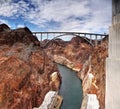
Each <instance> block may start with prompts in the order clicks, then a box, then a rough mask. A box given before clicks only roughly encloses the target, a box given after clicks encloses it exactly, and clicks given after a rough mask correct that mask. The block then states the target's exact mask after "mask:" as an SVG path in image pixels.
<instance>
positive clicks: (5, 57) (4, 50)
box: [0, 26, 60, 109]
mask: <svg viewBox="0 0 120 109" xmlns="http://www.w3.org/2000/svg"><path fill="white" fill-rule="evenodd" d="M0 28H2V29H0V30H5V29H4V26H2V27H1V26H0ZM5 28H6V27H5ZM54 71H57V67H56V65H55V64H54V63H53V62H52V61H51V60H50V59H49V58H48V57H47V55H45V53H44V52H43V50H42V49H41V48H40V44H39V41H38V40H37V38H36V37H35V36H33V35H32V34H31V32H30V30H29V29H28V28H23V29H22V28H21V29H17V30H9V31H0V109H32V108H33V107H37V106H39V105H40V104H41V103H42V101H43V99H44V96H45V94H46V93H47V92H48V91H49V90H58V86H59V85H60V84H58V86H56V87H53V86H51V84H50V82H51V80H50V75H51V74H52V73H53V72H54ZM59 81H60V80H59Z"/></svg>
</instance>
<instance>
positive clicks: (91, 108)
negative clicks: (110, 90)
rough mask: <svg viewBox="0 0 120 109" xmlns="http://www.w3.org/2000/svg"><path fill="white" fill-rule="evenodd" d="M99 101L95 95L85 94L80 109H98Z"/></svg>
mask: <svg viewBox="0 0 120 109" xmlns="http://www.w3.org/2000/svg"><path fill="white" fill-rule="evenodd" d="M99 107H100V105H99V101H98V99H97V96H96V94H86V95H85V97H84V99H83V102H82V106H81V109H99Z"/></svg>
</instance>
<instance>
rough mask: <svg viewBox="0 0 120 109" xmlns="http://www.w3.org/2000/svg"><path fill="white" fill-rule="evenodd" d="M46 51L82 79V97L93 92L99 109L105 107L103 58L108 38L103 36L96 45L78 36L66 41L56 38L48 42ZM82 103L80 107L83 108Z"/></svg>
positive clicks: (106, 53)
mask: <svg viewBox="0 0 120 109" xmlns="http://www.w3.org/2000/svg"><path fill="white" fill-rule="evenodd" d="M46 52H47V54H48V55H49V56H51V57H52V58H53V60H54V61H55V62H57V63H60V64H63V65H65V66H67V67H69V68H71V69H73V70H74V71H76V73H77V75H78V77H79V78H80V79H81V80H82V87H83V94H84V97H86V94H88V95H90V94H91V95H93V94H95V95H96V96H97V99H98V100H99V105H100V109H104V108H105V60H106V57H107V55H108V38H104V39H103V40H102V43H99V45H98V46H96V47H93V46H92V45H91V44H90V43H88V42H87V41H86V40H84V39H82V38H80V37H78V36H77V37H74V38H72V39H71V41H68V42H65V41H63V40H60V39H56V40H54V41H51V42H50V43H49V46H47V47H46ZM83 101H84V99H83ZM84 102H87V101H84ZM83 105H84V104H83ZM83 105H82V109H84V108H85V107H84V106H83Z"/></svg>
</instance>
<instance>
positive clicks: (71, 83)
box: [58, 65, 82, 109]
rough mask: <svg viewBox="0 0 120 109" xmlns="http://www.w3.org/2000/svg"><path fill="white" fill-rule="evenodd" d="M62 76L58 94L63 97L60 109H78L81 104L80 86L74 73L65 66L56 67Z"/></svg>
mask: <svg viewBox="0 0 120 109" xmlns="http://www.w3.org/2000/svg"><path fill="white" fill-rule="evenodd" d="M58 68H59V71H60V74H61V76H62V84H61V87H60V92H59V94H60V95H61V96H62V97H63V103H62V105H61V109H80V107H81V103H82V85H81V81H80V79H79V78H78V77H77V75H76V73H75V72H74V71H72V70H70V69H68V68H67V67H65V66H62V65H58Z"/></svg>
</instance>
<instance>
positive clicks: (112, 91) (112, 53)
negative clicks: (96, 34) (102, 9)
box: [105, 0, 120, 109]
mask: <svg viewBox="0 0 120 109" xmlns="http://www.w3.org/2000/svg"><path fill="white" fill-rule="evenodd" d="M112 6H113V11H112V12H113V21H112V26H111V27H110V34H109V57H108V59H107V60H106V105H105V106H106V107H105V109H120V20H119V19H120V1H119V0H112Z"/></svg>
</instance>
